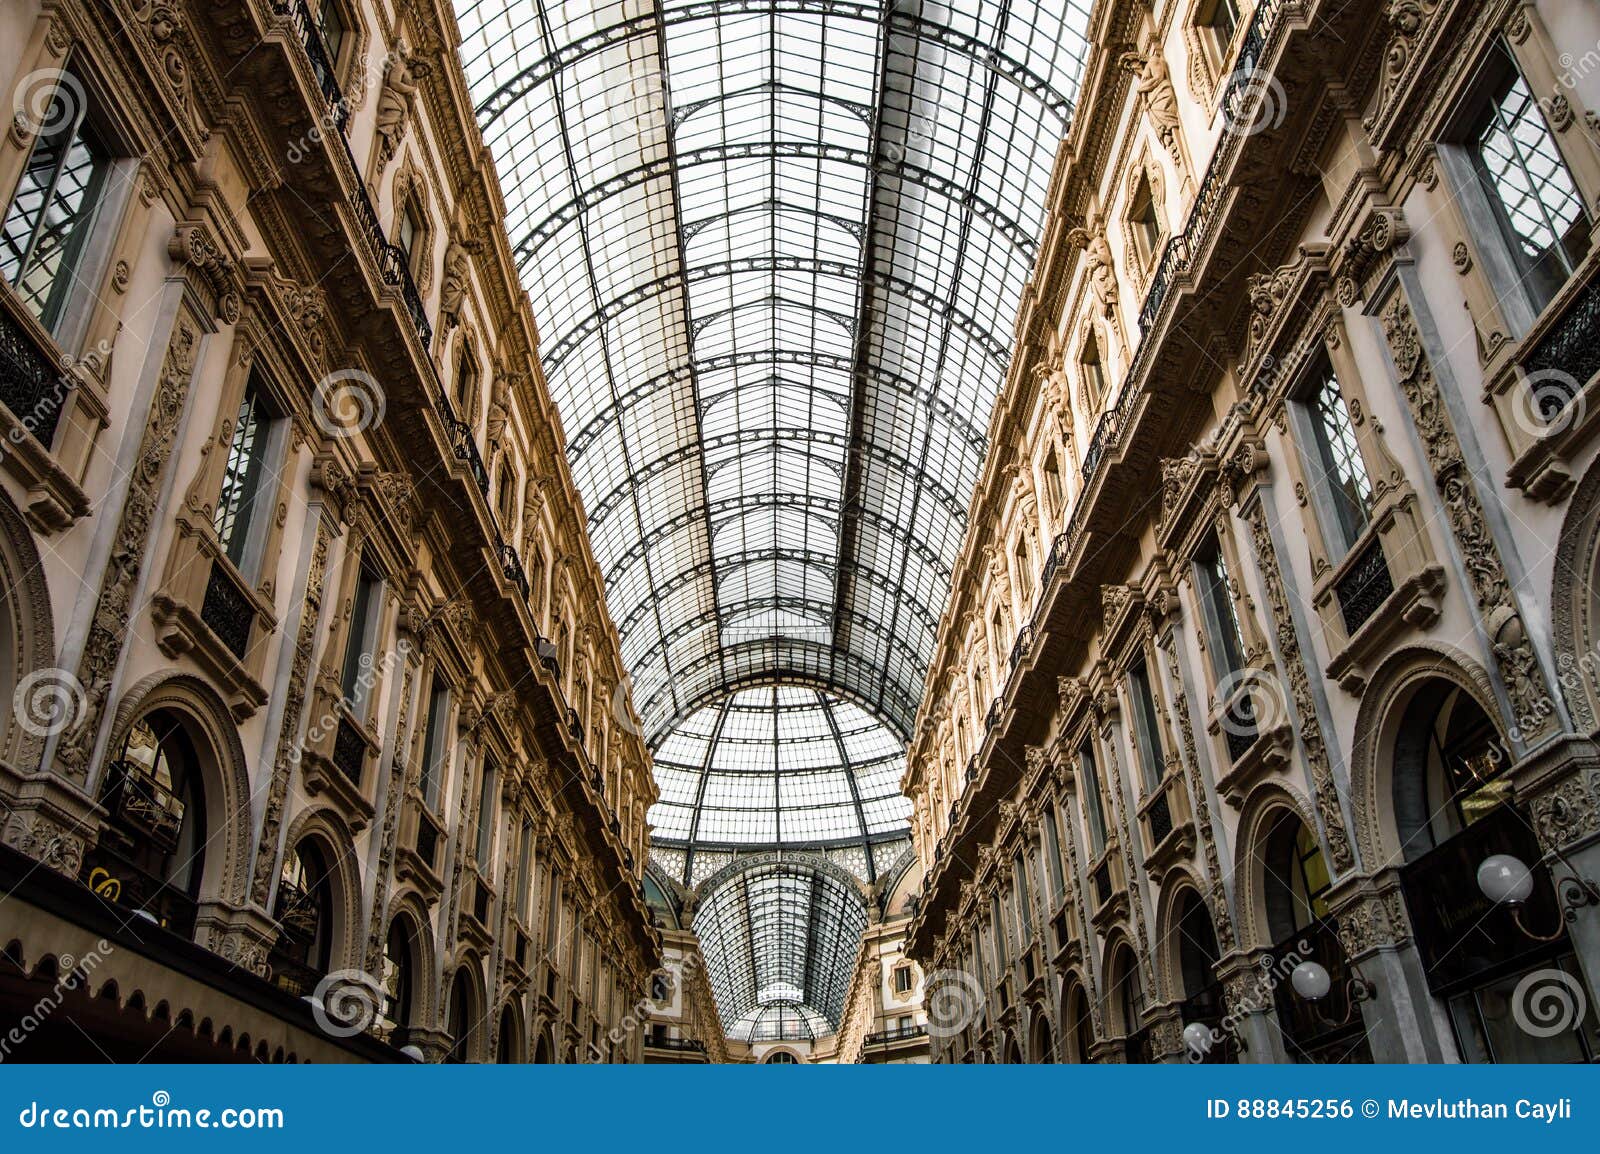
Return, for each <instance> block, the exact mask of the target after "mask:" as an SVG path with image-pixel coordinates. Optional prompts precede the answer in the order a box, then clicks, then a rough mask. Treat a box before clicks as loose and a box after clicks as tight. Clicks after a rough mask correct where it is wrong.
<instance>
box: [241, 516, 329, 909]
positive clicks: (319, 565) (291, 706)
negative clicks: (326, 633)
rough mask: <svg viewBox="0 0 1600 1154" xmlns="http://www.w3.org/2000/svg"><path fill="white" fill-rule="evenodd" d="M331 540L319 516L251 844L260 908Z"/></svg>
mask: <svg viewBox="0 0 1600 1154" xmlns="http://www.w3.org/2000/svg"><path fill="white" fill-rule="evenodd" d="M332 540H333V533H332V530H331V529H330V527H329V524H328V519H327V518H326V517H319V518H318V519H317V539H316V543H315V544H314V545H312V547H311V568H310V570H309V571H308V572H307V573H306V596H305V603H304V604H303V605H302V606H301V609H300V628H299V630H298V631H297V632H296V633H295V641H294V659H293V661H292V662H291V663H290V665H289V684H288V687H287V689H286V691H285V696H284V702H285V705H284V710H283V724H282V725H281V726H280V727H279V729H278V755H277V760H276V761H275V762H274V763H273V766H272V778H271V780H270V781H269V782H268V783H267V801H266V805H265V807H264V809H263V812H262V816H261V837H260V839H259V840H258V841H257V844H256V861H255V870H254V873H253V874H252V875H251V883H250V897H251V899H252V900H253V901H254V902H255V903H256V905H258V906H260V907H261V908H262V909H266V908H267V899H268V896H269V894H270V891H271V887H272V871H273V865H274V863H275V862H276V860H277V856H278V830H279V828H280V827H281V826H282V824H283V806H284V800H285V798H286V797H287V796H288V793H289V778H290V777H291V776H292V775H293V773H294V768H295V766H296V765H297V764H298V763H299V761H300V719H301V717H302V715H303V714H304V712H305V703H306V679H307V677H308V676H309V675H310V671H311V658H312V649H313V643H314V641H315V639H316V634H317V622H318V619H319V617H320V616H321V611H322V594H323V584H324V582H325V580H326V577H327V571H328V549H329V546H330V545H331V544H332Z"/></svg>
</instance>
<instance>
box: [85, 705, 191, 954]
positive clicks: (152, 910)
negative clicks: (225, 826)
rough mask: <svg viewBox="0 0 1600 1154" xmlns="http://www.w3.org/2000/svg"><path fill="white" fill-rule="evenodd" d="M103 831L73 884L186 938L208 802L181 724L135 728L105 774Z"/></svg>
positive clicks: (174, 717)
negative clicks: (76, 882)
mask: <svg viewBox="0 0 1600 1154" xmlns="http://www.w3.org/2000/svg"><path fill="white" fill-rule="evenodd" d="M100 802H101V804H102V805H103V806H104V807H105V810H106V825H105V828H104V830H103V831H102V832H101V834H100V838H99V841H98V842H97V844H96V845H95V847H94V848H93V849H92V850H90V851H89V852H88V853H87V854H85V855H84V859H83V867H82V870H81V872H80V875H79V878H80V880H81V881H83V883H84V884H85V885H87V886H88V887H89V888H90V889H91V890H93V891H94V892H95V893H96V894H98V895H99V896H100V897H101V898H103V899H105V900H107V901H111V902H116V903H117V904H119V905H123V906H127V907H129V908H130V909H132V910H134V911H135V913H136V914H137V915H138V916H139V917H140V918H142V919H144V920H145V921H147V922H152V923H154V924H156V925H160V926H162V927H163V928H165V929H167V930H170V931H172V932H173V933H175V934H178V935H179V936H181V937H185V938H192V937H193V936H194V929H195V912H196V909H197V907H198V900H199V896H200V884H201V880H202V878H203V876H204V873H205V865H206V848H207V845H208V841H209V839H208V837H207V828H206V796H205V782H204V773H203V767H202V765H201V762H200V753H199V748H198V747H197V745H196V743H195V741H194V740H193V738H192V736H191V735H190V733H189V732H188V730H187V728H186V727H185V724H184V720H183V718H182V717H181V716H180V715H179V714H177V713H176V712H174V711H172V710H169V709H155V710H151V711H150V712H149V713H147V714H145V715H144V716H143V717H140V718H139V719H138V720H136V721H134V722H133V723H132V724H131V725H130V726H129V727H128V730H127V735H126V736H125V737H124V738H123V740H122V743H121V747H120V748H119V749H118V750H117V751H116V753H115V756H114V757H113V758H112V760H111V762H110V764H109V765H108V766H107V769H106V774H105V784H104V786H103V787H102V789H101V791H100Z"/></svg>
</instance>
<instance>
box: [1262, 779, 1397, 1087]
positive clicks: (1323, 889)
mask: <svg viewBox="0 0 1600 1154" xmlns="http://www.w3.org/2000/svg"><path fill="white" fill-rule="evenodd" d="M1261 868H1262V870H1263V872H1264V876H1263V879H1262V891H1261V892H1262V898H1263V901H1264V902H1265V905H1266V916H1267V930H1268V932H1269V933H1270V935H1271V937H1272V942H1273V945H1272V962H1273V972H1274V973H1275V974H1277V975H1279V977H1280V978H1282V979H1283V980H1280V981H1277V983H1276V985H1275V986H1274V987H1273V997H1274V1000H1275V1001H1276V1004H1277V1010H1278V1024H1279V1026H1280V1027H1281V1029H1282V1033H1283V1043H1284V1049H1285V1051H1286V1052H1287V1053H1288V1056H1289V1059H1290V1061H1294V1062H1332V1063H1340V1062H1370V1061H1372V1052H1371V1050H1370V1049H1369V1048H1368V1046H1367V1031H1366V1024H1365V1022H1364V1021H1363V1020H1362V1017H1361V1010H1360V1007H1359V1006H1358V1005H1356V1003H1355V1002H1354V1001H1353V1000H1352V998H1351V994H1352V990H1353V985H1352V979H1354V978H1355V977H1356V975H1355V974H1354V973H1352V971H1351V969H1350V966H1349V964H1348V962H1347V961H1346V959H1345V955H1344V947H1343V946H1342V945H1341V944H1340V942H1339V934H1338V930H1337V927H1336V925H1335V924H1334V922H1333V921H1332V919H1331V918H1330V916H1329V912H1328V891H1329V889H1330V888H1331V877H1330V874H1329V872H1328V865H1327V862H1326V860H1325V859H1324V857H1323V854H1322V843H1321V842H1320V841H1319V840H1318V838H1317V835H1316V832H1315V831H1314V830H1312V828H1311V827H1310V826H1308V825H1307V824H1306V823H1305V822H1304V821H1302V820H1301V818H1300V815H1299V814H1297V813H1295V812H1294V811H1293V810H1291V809H1289V808H1288V807H1287V806H1285V807H1283V808H1281V809H1279V810H1278V811H1277V812H1276V813H1275V814H1273V815H1272V817H1271V824H1270V825H1269V826H1268V827H1267V834H1266V839H1265V843H1264V848H1263V852H1262V864H1261ZM1305 962H1315V963H1317V964H1318V965H1321V966H1322V967H1323V968H1324V969H1326V970H1327V971H1328V976H1329V979H1330V981H1331V985H1330V988H1329V991H1328V994H1327V996H1326V997H1324V998H1322V999H1321V1000H1319V1001H1316V1002H1313V1001H1310V1000H1308V999H1306V998H1304V997H1302V996H1300V994H1299V993H1297V992H1296V991H1295V988H1294V983H1293V982H1292V981H1290V980H1288V978H1289V975H1290V974H1291V973H1292V972H1293V971H1294V969H1295V967H1296V966H1298V965H1300V964H1302V963H1305Z"/></svg>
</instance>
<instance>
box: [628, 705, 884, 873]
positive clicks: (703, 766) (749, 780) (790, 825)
mask: <svg viewBox="0 0 1600 1154" xmlns="http://www.w3.org/2000/svg"><path fill="white" fill-rule="evenodd" d="M905 763H906V761H905V749H904V746H903V745H902V744H901V743H900V741H899V739H898V738H896V737H895V735H894V734H892V733H890V732H889V731H888V730H887V729H885V728H884V727H883V725H882V724H881V723H880V722H878V721H876V720H874V719H873V718H872V716H871V715H870V714H868V713H867V712H866V711H865V710H863V709H861V708H860V707H859V706H856V705H853V704H851V703H850V702H847V701H841V700H839V699H838V698H835V697H831V696H829V695H828V694H826V693H823V692H821V691H819V690H815V689H801V688H796V687H793V686H789V687H778V686H762V687H760V688H757V689H745V690H741V691H739V692H738V693H735V694H732V695H730V696H728V697H726V698H724V699H723V700H722V701H721V702H718V703H717V704H716V705H712V706H708V707H706V708H704V709H702V710H700V711H699V712H697V713H695V714H694V715H693V716H692V717H690V718H689V719H688V720H687V721H685V722H684V723H683V724H682V725H680V726H679V727H678V728H677V729H675V730H673V731H672V732H671V733H670V734H668V735H667V737H666V739H665V740H664V741H663V742H662V743H661V746H660V748H659V749H657V750H656V755H655V768H656V780H657V781H658V782H659V783H660V786H661V800H660V801H658V802H657V803H656V805H655V806H654V807H653V808H652V809H651V811H650V822H651V824H652V825H653V826H654V827H655V832H654V836H655V839H656V841H657V843H658V844H660V845H668V846H688V847H717V848H738V849H751V848H759V847H775V846H788V847H795V848H798V847H812V848H815V847H821V846H831V845H843V844H860V845H862V846H864V847H865V846H868V845H869V843H871V842H874V841H884V840H889V839H892V838H898V837H904V836H905V831H906V820H907V818H908V816H909V813H910V802H909V801H908V800H907V799H906V797H905V796H904V795H903V794H901V793H900V778H901V776H902V775H903V774H904V772H905ZM868 861H869V862H870V861H871V853H870V850H869V851H868ZM690 880H691V879H690V877H688V876H686V877H685V878H683V881H684V882H685V883H686V884H687V883H688V882H689V881H690Z"/></svg>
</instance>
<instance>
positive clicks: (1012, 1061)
mask: <svg viewBox="0 0 1600 1154" xmlns="http://www.w3.org/2000/svg"><path fill="white" fill-rule="evenodd" d="M1002 1052H1003V1053H1004V1054H1005V1057H1004V1058H1003V1059H1001V1060H1002V1061H1003V1062H1005V1064H1006V1065H1008V1066H1021V1065H1023V1064H1024V1063H1023V1061H1022V1047H1021V1046H1019V1045H1017V1040H1016V1039H1015V1038H1008V1039H1007V1040H1006V1048H1005V1050H1004V1051H1002Z"/></svg>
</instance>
